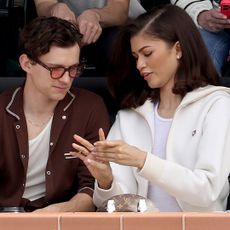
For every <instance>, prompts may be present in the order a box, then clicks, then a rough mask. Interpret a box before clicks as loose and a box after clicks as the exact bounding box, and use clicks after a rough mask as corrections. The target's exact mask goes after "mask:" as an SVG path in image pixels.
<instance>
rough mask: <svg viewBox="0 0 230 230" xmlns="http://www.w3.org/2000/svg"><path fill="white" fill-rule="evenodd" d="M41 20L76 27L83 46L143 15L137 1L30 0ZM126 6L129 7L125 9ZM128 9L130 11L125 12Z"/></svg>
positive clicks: (142, 10)
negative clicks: (65, 22)
mask: <svg viewBox="0 0 230 230" xmlns="http://www.w3.org/2000/svg"><path fill="white" fill-rule="evenodd" d="M34 2H35V5H36V9H37V13H38V15H41V16H56V17H60V18H63V19H66V20H70V21H73V22H75V23H76V24H78V26H79V30H80V32H81V33H82V34H83V40H82V41H83V43H85V44H91V43H94V42H96V41H97V40H98V38H99V37H100V35H101V33H102V28H105V27H111V26H119V25H122V24H123V23H124V22H125V21H126V20H127V17H128V12H129V14H130V16H131V17H135V16H137V15H139V14H141V13H143V12H144V9H143V7H142V6H141V5H140V3H139V1H138V0H132V1H129V0H107V1H106V0H64V1H59V0H34ZM129 2H130V5H129ZM129 9H130V10H129Z"/></svg>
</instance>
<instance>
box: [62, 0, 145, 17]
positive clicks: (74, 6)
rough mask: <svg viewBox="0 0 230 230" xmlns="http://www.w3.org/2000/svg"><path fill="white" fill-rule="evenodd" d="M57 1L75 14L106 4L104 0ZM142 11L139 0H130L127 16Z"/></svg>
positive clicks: (143, 10) (134, 15)
mask: <svg viewBox="0 0 230 230" xmlns="http://www.w3.org/2000/svg"><path fill="white" fill-rule="evenodd" d="M59 2H64V3H66V4H67V5H68V6H69V8H70V9H71V10H72V11H73V12H74V13H75V14H76V15H79V14H81V13H82V12H83V11H85V10H87V9H91V8H103V7H104V6H105V4H106V0H59ZM144 12H145V9H144V8H143V7H142V6H141V4H140V2H139V0H130V5H129V18H135V17H137V16H138V15H140V14H142V13H144Z"/></svg>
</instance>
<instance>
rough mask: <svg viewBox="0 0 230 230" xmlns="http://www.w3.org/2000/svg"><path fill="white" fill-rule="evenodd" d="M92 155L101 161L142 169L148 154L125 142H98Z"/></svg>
mask: <svg viewBox="0 0 230 230" xmlns="http://www.w3.org/2000/svg"><path fill="white" fill-rule="evenodd" d="M94 146H95V148H94V149H93V151H92V154H93V155H94V156H96V158H97V159H98V160H100V161H106V162H108V161H112V162H115V163H117V164H121V165H129V166H133V167H137V168H139V169H141V168H142V167H143V166H144V163H145V159H146V154H147V153H146V152H144V151H142V150H140V149H138V148H137V147H135V146H131V145H128V144H127V143H125V142H124V141H108V140H104V141H98V142H96V143H95V144H94Z"/></svg>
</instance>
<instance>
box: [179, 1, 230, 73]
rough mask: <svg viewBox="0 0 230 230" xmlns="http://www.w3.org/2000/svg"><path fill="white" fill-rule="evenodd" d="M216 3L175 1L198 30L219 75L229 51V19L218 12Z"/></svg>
mask: <svg viewBox="0 0 230 230" xmlns="http://www.w3.org/2000/svg"><path fill="white" fill-rule="evenodd" d="M216 2H217V1H213V2H212V1H210V0H203V1H194V0H193V1H191V0H186V1H185V0H177V1H176V4H177V5H178V6H180V7H182V8H184V9H185V10H186V11H187V12H188V13H189V15H190V16H191V17H192V18H193V20H194V21H195V23H196V24H197V26H198V27H199V28H200V32H201V35H202V37H203V40H204V42H205V44H206V46H207V48H208V51H209V53H210V55H211V57H212V60H213V63H214V65H215V67H216V69H217V71H218V72H219V74H221V73H222V72H223V68H224V66H225V64H226V62H227V57H228V55H229V49H230V34H229V28H230V19H228V18H227V16H226V15H224V14H222V13H221V12H220V9H219V5H218V3H216ZM214 3H215V4H214Z"/></svg>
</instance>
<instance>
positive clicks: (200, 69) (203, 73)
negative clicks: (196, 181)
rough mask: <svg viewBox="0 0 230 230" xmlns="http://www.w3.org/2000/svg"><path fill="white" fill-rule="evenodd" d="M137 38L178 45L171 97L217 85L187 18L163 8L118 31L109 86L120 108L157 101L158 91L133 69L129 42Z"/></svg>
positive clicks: (179, 11) (176, 9) (171, 7)
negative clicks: (159, 40)
mask: <svg viewBox="0 0 230 230" xmlns="http://www.w3.org/2000/svg"><path fill="white" fill-rule="evenodd" d="M138 34H143V35H147V36H149V37H150V38H151V37H152V38H153V39H154V38H158V39H161V40H163V41H165V42H166V43H167V44H168V46H169V47H172V46H173V45H174V44H175V43H176V42H179V44H180V46H181V51H182V57H181V58H180V60H179V67H178V69H177V72H176V74H175V84H174V87H173V89H172V90H173V93H175V94H178V95H181V96H182V97H183V96H184V95H185V94H186V93H188V92H190V91H192V90H194V89H196V88H198V87H202V86H206V85H208V84H212V85H217V84H218V74H217V72H216V70H215V68H214V66H213V63H212V60H211V59H210V56H209V54H208V51H207V48H206V46H205V44H204V42H203V40H202V37H201V35H200V33H199V31H198V29H197V27H196V25H195V24H194V22H193V21H192V19H191V17H190V16H189V15H188V14H187V13H186V12H185V11H184V10H183V9H181V8H179V7H177V6H174V5H165V6H162V7H157V8H153V9H152V11H150V12H147V13H145V14H142V15H140V16H139V17H138V18H137V19H135V20H134V21H132V22H130V23H129V24H127V25H125V26H124V27H122V29H121V31H120V34H119V36H118V39H117V41H116V44H115V49H114V54H113V57H112V62H111V68H110V72H109V86H110V90H111V93H112V94H113V96H114V97H115V98H116V99H117V101H118V103H119V104H120V106H121V108H131V107H134V108H135V107H137V106H140V105H142V104H143V103H144V102H145V100H146V99H147V98H151V99H152V100H158V99H159V90H158V89H151V88H150V87H149V86H148V84H147V82H146V81H145V80H144V79H143V77H141V76H140V74H139V72H138V70H137V69H136V62H135V59H134V57H133V56H132V53H131V45H130V39H131V38H132V37H133V36H135V35H138Z"/></svg>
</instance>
